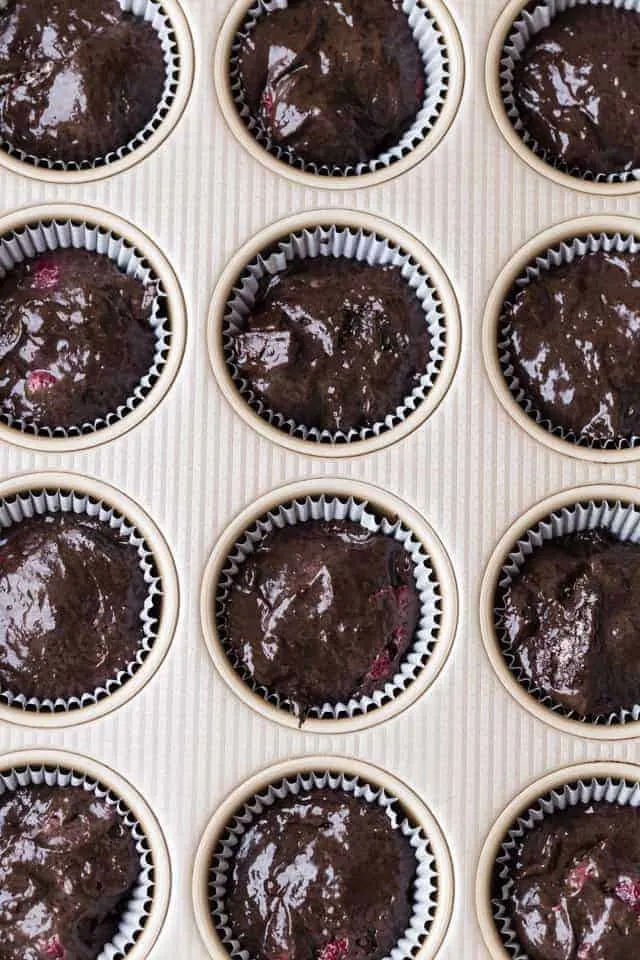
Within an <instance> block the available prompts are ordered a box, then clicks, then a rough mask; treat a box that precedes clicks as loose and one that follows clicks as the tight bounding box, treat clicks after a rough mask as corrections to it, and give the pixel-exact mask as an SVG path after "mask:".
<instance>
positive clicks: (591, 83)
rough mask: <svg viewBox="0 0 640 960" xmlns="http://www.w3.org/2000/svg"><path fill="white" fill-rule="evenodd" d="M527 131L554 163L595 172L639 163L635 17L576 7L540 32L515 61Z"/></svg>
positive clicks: (639, 40)
mask: <svg viewBox="0 0 640 960" xmlns="http://www.w3.org/2000/svg"><path fill="white" fill-rule="evenodd" d="M513 91H514V98H515V103H516V107H517V110H518V113H519V114H520V118H521V120H522V123H523V125H524V128H525V129H526V131H527V132H528V133H529V134H530V135H531V137H533V139H534V140H536V141H537V143H538V145H539V146H540V147H541V148H542V149H543V150H545V151H547V152H548V154H549V156H550V158H551V159H553V160H555V161H556V162H560V163H562V164H563V165H564V166H566V167H568V168H569V169H575V170H577V171H579V172H582V173H584V172H591V173H594V174H599V173H600V174H609V173H616V172H622V171H624V170H629V169H631V168H633V167H637V166H638V165H639V164H640V15H638V13H636V12H635V11H632V10H617V9H614V8H613V7H612V6H610V5H604V4H601V5H596V6H591V5H589V4H587V5H580V6H577V7H575V8H574V9H572V10H567V11H566V12H565V13H561V14H559V15H558V16H557V17H555V18H554V19H553V20H552V22H551V24H550V25H549V26H548V27H546V28H545V29H543V30H541V31H540V32H539V33H537V34H536V35H535V36H534V37H533V38H532V40H531V42H530V44H529V45H528V46H527V48H526V49H525V51H524V53H523V55H522V58H521V60H520V61H519V62H518V63H517V64H516V66H515V70H514V77H513Z"/></svg>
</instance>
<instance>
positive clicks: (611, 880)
mask: <svg viewBox="0 0 640 960" xmlns="http://www.w3.org/2000/svg"><path fill="white" fill-rule="evenodd" d="M514 860H515V862H516V863H517V866H516V868H515V871H514V880H515V892H514V894H513V897H512V901H511V909H512V913H513V919H514V921H515V927H516V930H517V934H518V938H519V940H520V943H521V945H522V947H523V949H524V950H525V951H526V954H527V956H528V957H529V958H530V960H637V958H638V957H639V956H640V810H637V809H634V808H633V807H620V806H616V805H615V804H610V803H594V804H592V805H591V806H589V807H575V808H571V809H569V810H567V811H560V812H558V813H554V814H551V815H550V816H547V817H545V819H544V820H543V821H542V823H540V824H539V825H538V826H536V827H534V828H533V830H531V831H528V832H527V833H526V834H525V837H524V839H523V841H522V842H521V844H520V848H519V850H518V851H517V853H516V854H515V856H514Z"/></svg>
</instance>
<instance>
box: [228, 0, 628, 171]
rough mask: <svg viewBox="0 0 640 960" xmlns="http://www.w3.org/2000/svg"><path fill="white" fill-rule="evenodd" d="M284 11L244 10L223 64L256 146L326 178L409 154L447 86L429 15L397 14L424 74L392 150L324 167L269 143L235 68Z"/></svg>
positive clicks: (442, 51) (260, 3)
mask: <svg viewBox="0 0 640 960" xmlns="http://www.w3.org/2000/svg"><path fill="white" fill-rule="evenodd" d="M638 2H640V0H638ZM287 6H288V3H287V0H257V2H256V3H254V4H253V6H251V7H250V8H249V10H248V11H247V15H246V17H245V20H244V23H243V24H242V26H241V28H240V30H239V31H238V33H237V34H236V37H235V39H234V41H233V43H232V45H231V59H230V63H229V77H230V81H231V95H232V97H233V100H234V103H235V105H236V109H237V111H238V114H239V116H240V118H241V120H242V121H243V123H244V124H245V126H246V127H247V129H248V130H249V132H250V133H251V134H252V136H253V137H254V138H255V139H256V140H257V142H258V143H259V144H260V146H261V147H263V148H264V149H265V150H266V151H267V152H268V153H270V154H271V155H272V156H273V157H275V158H276V159H278V160H282V161H283V162H284V163H288V164H289V165H290V166H292V167H296V168H297V169H298V170H302V171H304V172H305V173H313V174H319V175H320V176H326V177H357V176H360V175H361V174H364V173H374V172H375V171H376V170H381V169H383V168H385V167H389V166H391V164H393V163H395V162H397V161H398V160H401V159H402V158H403V157H406V156H407V154H409V153H411V151H412V150H414V149H415V148H416V147H417V146H418V144H420V143H421V142H422V141H423V140H424V139H425V138H426V137H427V135H428V134H429V133H430V131H431V130H432V129H433V128H434V126H435V124H436V121H437V119H438V117H439V115H440V113H441V111H442V108H443V106H444V103H445V100H446V98H447V93H448V89H449V82H450V62H449V53H448V50H447V46H446V40H445V37H444V34H443V33H442V31H441V30H440V27H439V25H438V23H437V21H436V20H435V18H434V17H433V15H432V14H431V13H430V11H429V10H428V9H427V8H426V7H425V6H423V5H422V3H421V2H420V0H403V3H402V9H403V11H404V13H405V14H406V15H407V18H408V20H409V26H410V27H411V30H412V33H413V36H414V39H415V41H416V43H417V45H418V47H419V50H420V55H421V57H422V62H423V64H424V72H425V95H424V101H423V104H422V106H421V108H420V110H419V111H418V114H417V116H416V118H415V120H414V122H413V124H412V125H411V127H410V128H409V129H408V130H407V131H406V132H405V133H404V134H403V135H402V137H401V139H400V141H399V142H398V143H397V144H396V145H395V146H394V147H392V148H391V149H390V150H387V151H385V152H384V153H382V154H380V156H378V157H376V158H375V159H373V160H370V161H367V162H363V163H358V164H355V165H353V164H345V165H344V166H341V165H337V164H334V165H332V166H328V165H319V164H316V163H312V162H310V161H306V160H303V159H302V158H301V157H299V156H298V155H297V154H296V153H295V152H294V151H293V150H292V149H291V148H288V147H280V146H278V145H277V144H276V143H274V142H273V141H272V140H271V137H270V134H269V131H268V129H267V128H266V127H265V126H264V124H263V123H262V122H261V121H260V120H259V119H258V118H255V117H253V116H252V114H251V111H250V109H249V107H248V106H247V103H246V101H245V98H244V90H243V87H242V80H241V75H240V68H239V64H238V57H239V53H240V49H241V45H242V42H243V40H244V39H245V38H246V37H247V36H248V34H250V33H251V31H252V30H253V28H254V27H255V25H256V23H257V21H258V20H259V19H260V17H263V16H268V15H269V14H270V13H272V12H273V11H274V10H282V9H285V8H286V7H287Z"/></svg>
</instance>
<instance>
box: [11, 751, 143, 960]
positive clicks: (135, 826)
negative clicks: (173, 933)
mask: <svg viewBox="0 0 640 960" xmlns="http://www.w3.org/2000/svg"><path fill="white" fill-rule="evenodd" d="M42 785H45V786H47V787H64V788H68V789H71V790H73V789H76V790H86V791H87V792H89V793H93V794H95V796H96V797H97V798H98V799H99V800H102V801H104V802H106V803H107V804H108V805H109V806H110V807H114V808H115V810H116V812H117V813H118V816H119V817H120V820H121V821H122V822H123V823H124V825H125V826H126V827H127V829H128V830H130V831H131V834H132V836H133V839H134V841H135V845H136V852H137V854H138V857H139V859H140V873H139V875H138V880H137V883H136V885H135V887H134V889H133V891H132V893H131V897H130V899H129V902H128V904H127V905H126V907H125V909H124V911H123V914H122V917H121V920H120V925H119V928H118V932H117V933H116V935H115V936H114V938H113V940H111V942H110V943H108V944H106V946H105V947H103V949H102V950H101V951H100V953H99V954H98V957H97V958H96V960H123V958H124V957H126V956H127V954H129V953H130V952H131V950H133V947H134V945H135V943H136V941H137V940H138V938H139V937H140V934H141V933H142V930H143V929H144V927H145V925H146V923H147V920H148V917H149V914H150V913H151V905H152V903H153V896H154V887H155V882H154V866H153V851H152V849H151V845H150V843H149V840H148V838H147V836H146V834H145V832H144V829H143V827H142V826H141V824H140V823H138V821H137V820H136V819H135V817H134V816H133V814H132V813H131V811H130V810H129V808H128V807H127V805H126V804H125V802H124V800H122V799H121V798H120V797H118V796H117V795H116V794H115V793H114V792H113V791H112V790H109V789H108V788H107V787H105V786H104V785H103V784H101V783H100V782H99V781H98V780H95V779H94V778H92V777H88V776H85V775H84V774H82V773H81V772H80V771H79V770H71V769H68V768H66V767H59V766H49V765H48V764H47V765H45V766H28V767H16V768H14V769H13V770H6V771H4V772H2V773H0V798H2V797H3V796H4V795H5V794H6V793H15V791H16V790H19V789H20V788H23V787H28V786H42Z"/></svg>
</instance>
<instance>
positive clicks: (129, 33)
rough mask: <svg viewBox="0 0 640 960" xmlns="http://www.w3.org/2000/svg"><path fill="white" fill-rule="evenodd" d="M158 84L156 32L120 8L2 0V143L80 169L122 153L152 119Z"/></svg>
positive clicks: (70, 0)
mask: <svg viewBox="0 0 640 960" xmlns="http://www.w3.org/2000/svg"><path fill="white" fill-rule="evenodd" d="M2 6H3V7H4V6H5V4H3V5H2ZM164 83H165V64H164V53H163V50H162V44H161V43H160V38H159V36H158V34H157V33H156V31H155V30H154V29H153V27H152V26H151V24H149V23H145V21H144V20H143V19H142V18H141V17H135V16H132V15H130V14H125V13H123V11H122V8H121V7H120V4H119V3H118V2H117V0H100V2H97V0H53V2H51V0H8V3H7V4H6V9H3V10H2V11H0V137H2V139H3V140H5V141H7V142H8V143H10V144H11V145H12V146H14V147H17V148H19V149H20V150H22V151H23V152H24V153H27V154H30V155H32V156H36V157H42V158H47V159H51V160H61V161H64V162H69V161H75V162H77V163H80V162H82V161H83V160H87V161H91V160H94V159H96V158H98V157H102V156H105V155H106V154H108V153H110V152H112V151H115V150H118V149H119V148H120V147H123V146H125V145H126V144H127V143H128V142H129V141H130V140H132V139H133V138H134V137H135V136H136V134H137V133H138V132H139V131H141V130H142V129H143V128H144V127H145V126H146V124H147V123H148V122H149V121H150V120H151V118H152V117H153V115H154V113H155V111H156V108H157V106H158V104H159V102H160V100H161V98H162V93H163V89H164Z"/></svg>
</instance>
